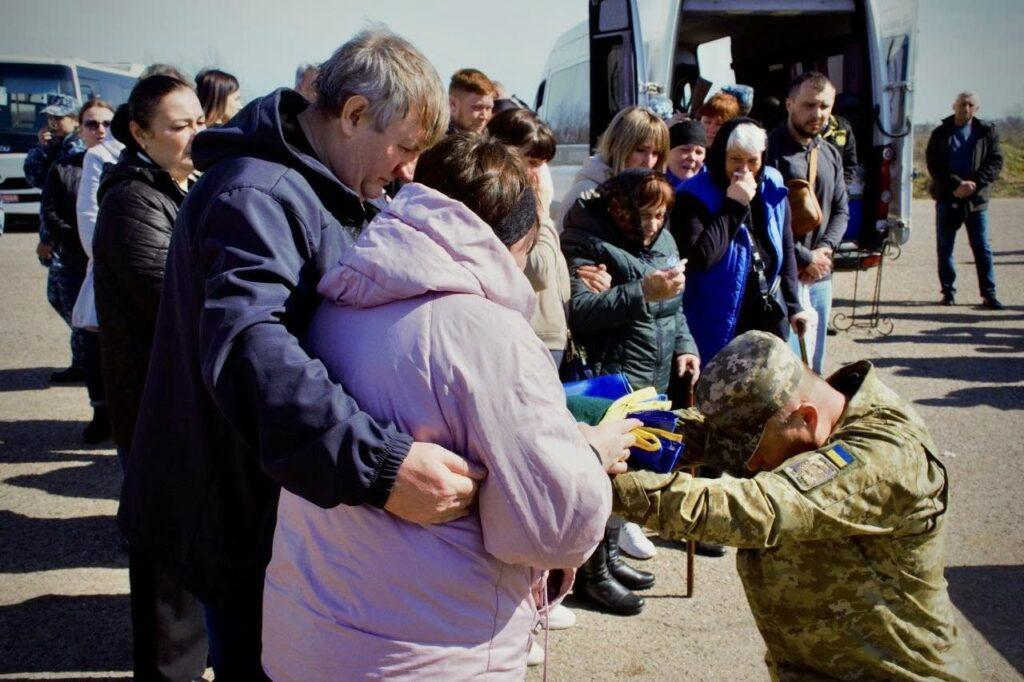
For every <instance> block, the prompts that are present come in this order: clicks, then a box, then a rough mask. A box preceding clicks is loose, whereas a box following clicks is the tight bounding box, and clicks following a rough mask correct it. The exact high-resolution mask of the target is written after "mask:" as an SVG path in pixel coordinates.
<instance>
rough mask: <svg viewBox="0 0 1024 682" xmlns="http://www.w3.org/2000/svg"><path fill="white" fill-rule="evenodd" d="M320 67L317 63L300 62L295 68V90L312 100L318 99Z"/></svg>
mask: <svg viewBox="0 0 1024 682" xmlns="http://www.w3.org/2000/svg"><path fill="white" fill-rule="evenodd" d="M319 73H320V69H319V68H318V67H317V65H316V64H299V66H298V68H297V69H295V92H297V93H299V94H300V95H302V96H303V97H305V98H306V99H307V100H308V101H310V102H315V101H316V77H317V75H318V74H319Z"/></svg>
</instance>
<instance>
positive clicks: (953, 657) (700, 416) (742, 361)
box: [614, 331, 978, 680]
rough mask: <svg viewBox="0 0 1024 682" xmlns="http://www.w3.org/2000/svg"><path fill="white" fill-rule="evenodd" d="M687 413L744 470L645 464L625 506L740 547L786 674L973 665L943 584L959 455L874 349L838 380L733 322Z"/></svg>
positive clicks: (626, 512)
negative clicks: (711, 473) (882, 375)
mask: <svg viewBox="0 0 1024 682" xmlns="http://www.w3.org/2000/svg"><path fill="white" fill-rule="evenodd" d="M697 409H698V410H700V413H698V412H696V411H693V410H684V411H681V412H680V415H681V418H682V420H683V423H684V430H685V436H684V438H685V441H686V445H687V453H688V454H687V456H688V458H689V460H690V461H700V462H704V463H706V464H709V465H711V466H715V467H718V468H721V469H722V470H724V471H725V472H726V473H729V474H732V475H733V476H735V477H736V478H720V479H715V480H708V479H701V478H693V477H691V476H689V475H688V474H684V473H677V474H674V475H672V476H670V477H666V476H661V475H658V474H654V473H651V472H642V471H641V472H632V473H628V474H624V475H620V476H618V477H616V479H615V482H614V490H615V511H616V513H619V514H622V515H623V516H625V517H627V518H630V519H633V520H637V521H642V522H645V523H646V524H647V525H648V526H649V527H650V528H651V529H653V530H657V531H658V532H659V533H660V534H661V536H662V537H663V538H665V539H683V538H685V539H694V540H704V541H708V542H720V543H723V544H725V545H731V546H734V547H738V548H739V551H738V552H737V556H736V567H737V570H738V571H739V574H740V579H741V580H742V582H743V588H744V590H745V591H746V595H747V601H748V602H749V604H750V609H751V611H752V612H753V615H754V620H755V622H756V623H757V627H758V629H759V630H760V632H761V636H762V637H763V638H764V641H765V644H766V646H767V649H768V651H767V656H766V662H767V664H768V667H769V670H770V673H771V676H772V678H773V679H786V680H788V679H811V678H813V679H823V678H826V677H827V678H829V679H944V680H976V679H978V673H977V670H976V669H975V664H974V660H973V657H972V656H971V654H970V651H969V650H968V649H967V647H966V644H965V642H964V640H963V638H962V637H961V635H960V633H959V631H958V630H957V626H956V623H955V622H954V618H953V606H952V604H951V602H950V600H949V595H948V593H947V591H946V581H945V578H944V577H943V571H944V569H945V523H946V511H947V505H948V499H949V488H948V483H947V480H946V470H945V468H944V467H943V466H942V464H941V463H940V462H939V461H938V459H937V457H936V453H937V452H938V449H937V448H936V447H935V444H934V443H933V442H932V439H931V436H930V435H929V434H928V429H927V427H926V426H925V424H924V422H923V421H922V420H921V418H920V417H919V416H918V415H917V413H916V412H915V411H914V409H913V408H912V407H911V406H910V404H909V403H907V402H906V401H905V400H903V399H902V398H900V397H899V396H897V395H896V394H895V393H894V392H893V391H892V390H891V389H889V388H888V387H886V386H885V385H884V384H883V383H882V382H881V380H880V379H879V377H878V374H877V371H876V370H875V369H874V368H873V367H872V365H871V363H870V362H857V363H853V364H851V365H848V366H847V367H844V368H843V369H842V370H840V371H838V372H836V373H835V374H833V375H832V376H831V377H829V378H828V380H825V379H823V378H821V377H819V376H817V375H816V374H814V373H813V372H811V371H810V370H809V369H808V368H807V367H806V366H804V365H803V364H802V363H801V362H800V361H799V360H798V359H797V358H796V356H794V355H793V353H792V351H791V350H790V349H789V348H788V346H787V345H786V344H785V342H783V341H781V340H779V339H778V337H776V336H773V335H771V334H766V333H764V332H757V331H754V332H747V333H746V334H742V335H740V336H738V337H736V338H735V339H734V340H733V341H732V342H730V343H729V344H728V345H727V346H726V347H725V348H724V349H722V350H721V351H720V352H719V353H718V355H716V356H715V357H714V359H712V360H711V362H709V363H708V364H707V366H706V367H705V368H704V372H703V374H702V376H701V380H700V383H698V384H697Z"/></svg>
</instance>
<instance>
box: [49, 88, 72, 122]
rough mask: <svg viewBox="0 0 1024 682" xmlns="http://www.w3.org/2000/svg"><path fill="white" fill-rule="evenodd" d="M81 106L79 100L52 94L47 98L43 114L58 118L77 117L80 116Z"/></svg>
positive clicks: (69, 96)
mask: <svg viewBox="0 0 1024 682" xmlns="http://www.w3.org/2000/svg"><path fill="white" fill-rule="evenodd" d="M80 106H81V105H80V104H79V103H78V100H77V99H75V98H74V97H72V96H71V95H60V94H57V93H52V92H51V93H50V94H48V95H47V96H46V107H45V108H44V109H43V113H44V114H46V115H48V116H56V117H57V118H63V117H64V116H75V115H77V114H78V109H79V107H80Z"/></svg>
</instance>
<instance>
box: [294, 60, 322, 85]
mask: <svg viewBox="0 0 1024 682" xmlns="http://www.w3.org/2000/svg"><path fill="white" fill-rule="evenodd" d="M319 68H320V67H319V66H317V65H316V64H313V63H312V62H304V63H302V64H299V66H298V68H297V69H295V88H296V89H298V87H299V86H300V85H302V79H303V78H305V77H306V74H307V73H309V72H310V71H316V70H317V69H319Z"/></svg>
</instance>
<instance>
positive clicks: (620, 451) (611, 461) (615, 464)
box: [576, 419, 643, 475]
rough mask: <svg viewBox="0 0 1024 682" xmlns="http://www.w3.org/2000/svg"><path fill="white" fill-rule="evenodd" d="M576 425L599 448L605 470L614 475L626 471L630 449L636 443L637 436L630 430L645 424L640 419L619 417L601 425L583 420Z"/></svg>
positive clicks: (592, 445)
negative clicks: (585, 422)
mask: <svg viewBox="0 0 1024 682" xmlns="http://www.w3.org/2000/svg"><path fill="white" fill-rule="evenodd" d="M576 426H577V427H579V430H580V433H582V434H583V437H584V438H586V439H587V442H588V443H590V445H591V447H593V448H594V449H595V450H597V454H598V455H599V456H600V457H601V466H603V467H604V470H605V471H607V472H608V473H609V474H612V475H615V474H621V473H624V472H625V471H626V469H627V465H626V459H627V458H628V457H629V449H630V448H631V447H633V444H634V443H636V436H634V435H633V434H632V433H630V431H632V430H633V429H635V428H637V427H639V426H643V422H641V421H640V420H639V419H617V420H615V421H611V422H606V423H604V424H601V425H600V426H590V425H589V424H584V423H582V422H580V423H578V424H577V425H576Z"/></svg>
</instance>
